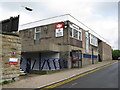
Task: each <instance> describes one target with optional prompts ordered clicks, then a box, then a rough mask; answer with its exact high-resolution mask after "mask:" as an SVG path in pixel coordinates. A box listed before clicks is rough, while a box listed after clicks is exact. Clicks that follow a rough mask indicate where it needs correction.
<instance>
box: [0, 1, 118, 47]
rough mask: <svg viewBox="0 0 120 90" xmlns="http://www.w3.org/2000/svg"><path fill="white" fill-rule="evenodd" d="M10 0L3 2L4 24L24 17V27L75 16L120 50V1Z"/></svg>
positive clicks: (2, 18)
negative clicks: (119, 42) (29, 23)
mask: <svg viewBox="0 0 120 90" xmlns="http://www.w3.org/2000/svg"><path fill="white" fill-rule="evenodd" d="M8 1H9V0H4V1H2V0H1V1H0V13H2V15H0V21H1V20H4V19H7V18H9V17H10V16H17V15H18V14H20V23H19V24H20V25H21V24H24V23H28V22H32V21H36V20H41V19H45V18H49V17H54V16H58V15H63V14H71V15H72V16H74V17H75V18H76V19H78V20H79V21H81V22H82V23H84V24H85V25H87V26H88V27H90V28H91V29H92V30H94V31H95V32H97V33H98V34H99V35H100V36H102V37H103V38H105V39H106V40H107V41H108V42H109V43H110V45H111V46H112V48H113V49H118V0H106V2H104V1H103V0H92V1H90V0H39V1H37V0H26V1H25V0H24V1H23V0H17V1H16V0H13V1H12V0H11V1H12V2H8ZM18 1H20V2H18ZM33 1H34V2H33ZM83 1H84V2H83ZM88 1H89V2H88ZM113 1H114V2H113ZM22 6H27V7H30V8H32V9H33V11H32V12H30V11H27V10H25V9H24V8H23V7H22Z"/></svg>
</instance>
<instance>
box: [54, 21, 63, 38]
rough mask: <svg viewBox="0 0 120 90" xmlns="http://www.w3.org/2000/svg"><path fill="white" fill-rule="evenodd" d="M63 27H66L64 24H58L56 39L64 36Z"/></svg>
mask: <svg viewBox="0 0 120 90" xmlns="http://www.w3.org/2000/svg"><path fill="white" fill-rule="evenodd" d="M63 27H64V23H57V24H56V32H55V36H56V37H62V36H63Z"/></svg>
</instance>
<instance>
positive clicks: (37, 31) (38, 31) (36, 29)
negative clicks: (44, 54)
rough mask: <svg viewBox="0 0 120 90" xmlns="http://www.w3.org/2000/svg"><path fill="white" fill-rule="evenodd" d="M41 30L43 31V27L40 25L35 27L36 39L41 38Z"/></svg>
mask: <svg viewBox="0 0 120 90" xmlns="http://www.w3.org/2000/svg"><path fill="white" fill-rule="evenodd" d="M40 32H41V28H40V27H36V28H35V34H34V39H35V40H39V39H40Z"/></svg>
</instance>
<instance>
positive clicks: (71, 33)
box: [69, 28, 73, 37]
mask: <svg viewBox="0 0 120 90" xmlns="http://www.w3.org/2000/svg"><path fill="white" fill-rule="evenodd" d="M69 31H70V36H71V37H72V36H73V29H72V28H70V29H69Z"/></svg>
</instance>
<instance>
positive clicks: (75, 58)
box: [70, 50, 82, 68]
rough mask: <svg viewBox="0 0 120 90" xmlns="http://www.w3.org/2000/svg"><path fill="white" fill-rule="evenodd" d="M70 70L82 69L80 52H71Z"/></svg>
mask: <svg viewBox="0 0 120 90" xmlns="http://www.w3.org/2000/svg"><path fill="white" fill-rule="evenodd" d="M70 53H71V59H72V60H71V61H72V68H79V67H82V51H81V50H72V51H71V52H70Z"/></svg>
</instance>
